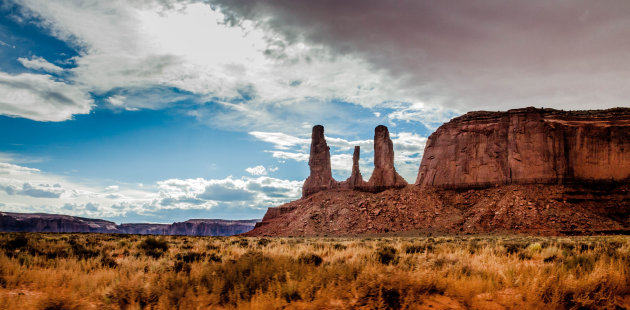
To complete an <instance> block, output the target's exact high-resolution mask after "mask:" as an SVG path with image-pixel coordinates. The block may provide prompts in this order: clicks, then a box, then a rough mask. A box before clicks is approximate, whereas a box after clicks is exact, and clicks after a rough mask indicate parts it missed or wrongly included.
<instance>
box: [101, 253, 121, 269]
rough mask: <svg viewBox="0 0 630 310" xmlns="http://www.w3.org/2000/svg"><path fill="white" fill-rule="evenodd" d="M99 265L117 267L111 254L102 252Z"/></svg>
mask: <svg viewBox="0 0 630 310" xmlns="http://www.w3.org/2000/svg"><path fill="white" fill-rule="evenodd" d="M101 266H103V267H106V268H116V267H118V263H117V262H116V260H114V259H113V258H112V257H111V256H109V255H107V254H103V256H101Z"/></svg>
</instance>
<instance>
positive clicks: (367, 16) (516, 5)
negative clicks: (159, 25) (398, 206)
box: [215, 0, 630, 111]
mask: <svg viewBox="0 0 630 310" xmlns="http://www.w3.org/2000/svg"><path fill="white" fill-rule="evenodd" d="M215 2H216V3H217V4H218V5H219V6H220V7H221V8H222V10H223V11H224V12H225V13H227V14H228V21H229V22H232V23H234V24H237V23H239V22H240V21H242V20H243V19H249V20H254V21H257V22H258V23H259V24H260V25H261V26H263V27H267V28H269V29H272V30H274V31H276V32H278V33H281V34H283V35H284V36H285V37H287V38H289V39H290V40H292V41H293V42H298V41H300V40H304V41H307V42H309V43H311V44H318V45H322V46H326V47H328V48H329V49H330V50H331V51H332V54H333V56H334V55H340V54H354V55H357V56H359V57H361V58H363V59H365V60H366V61H368V62H369V63H370V64H372V65H373V66H374V67H375V68H377V69H384V70H387V71H388V72H390V74H391V75H392V77H395V78H397V79H403V80H404V81H405V82H404V84H403V85H405V87H407V88H409V91H410V92H412V93H415V94H416V95H417V98H420V99H421V100H422V101H423V102H425V103H427V104H429V105H434V106H442V107H447V108H454V109H456V110H459V111H465V110H470V109H478V108H484V109H505V108H510V107H518V106H525V105H535V106H545V107H556V108H568V109H578V108H580V109H581V108H601V107H612V106H629V105H630V102H629V101H628V100H627V98H630V87H628V86H627V81H628V80H629V79H630V53H629V52H628V51H630V1H626V0H614V1H588V0H577V1H546V0H544V1H543V0H534V1H495V0H482V1H450V0H446V1H382V0H355V1H333V0H326V1H310V0H301V1H295V0H275V1H247V0H238V1H234V0H229V1H223V0H217V1H215ZM274 48H275V49H276V50H274V52H273V53H268V55H271V56H274V57H282V55H283V53H282V49H283V48H285V47H284V46H274Z"/></svg>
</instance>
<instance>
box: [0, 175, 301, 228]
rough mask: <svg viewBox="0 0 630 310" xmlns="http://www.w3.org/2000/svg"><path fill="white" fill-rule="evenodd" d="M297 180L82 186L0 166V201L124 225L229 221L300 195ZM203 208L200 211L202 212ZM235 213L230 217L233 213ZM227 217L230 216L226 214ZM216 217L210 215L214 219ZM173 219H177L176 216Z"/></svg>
mask: <svg viewBox="0 0 630 310" xmlns="http://www.w3.org/2000/svg"><path fill="white" fill-rule="evenodd" d="M301 185H302V181H301V180H300V181H292V180H284V179H278V178H272V177H268V176H256V177H242V178H234V177H231V176H230V177H227V178H224V179H204V178H195V179H167V180H162V181H158V182H156V183H155V184H148V185H145V186H143V187H142V188H136V187H134V186H133V185H131V184H122V183H121V184H117V185H109V186H106V185H103V186H96V185H91V186H86V185H84V184H81V183H77V182H73V181H71V180H68V179H66V178H65V177H63V176H59V175H54V174H48V173H45V172H42V171H40V170H37V169H33V168H28V167H24V166H19V165H14V164H10V163H0V201H2V202H3V204H4V205H3V210H4V211H11V212H46V213H63V214H70V215H78V216H88V217H98V218H111V219H117V220H118V221H124V219H125V218H126V217H127V216H133V218H134V219H142V218H145V219H153V218H156V217H158V218H159V217H161V216H162V217H163V218H164V219H168V217H164V216H166V214H170V216H173V215H172V212H173V210H180V211H181V214H188V213H190V212H188V211H186V210H198V212H197V211H195V212H196V213H195V214H197V216H199V215H200V214H203V212H206V216H204V217H206V218H208V217H211V216H212V214H221V216H228V217H230V218H238V217H239V216H238V214H240V213H239V212H245V213H243V216H245V214H246V216H247V217H252V216H262V214H264V212H265V210H266V208H268V207H271V206H276V205H279V204H281V203H284V202H288V201H290V200H294V199H297V198H299V197H300V196H301ZM204 210H205V211H204ZM234 212H236V213H234ZM230 214H231V215H230ZM215 216H216V215H215ZM178 218H179V217H178Z"/></svg>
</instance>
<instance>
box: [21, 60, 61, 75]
mask: <svg viewBox="0 0 630 310" xmlns="http://www.w3.org/2000/svg"><path fill="white" fill-rule="evenodd" d="M17 60H18V61H19V62H20V63H21V64H22V65H23V66H24V67H26V68H29V69H33V70H42V71H46V72H50V73H57V74H59V73H62V72H63V68H61V67H59V66H57V65H55V64H53V63H50V62H48V60H46V59H44V58H42V57H39V56H33V57H31V59H28V58H24V57H20V58H18V59H17Z"/></svg>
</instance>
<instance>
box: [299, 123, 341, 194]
mask: <svg viewBox="0 0 630 310" xmlns="http://www.w3.org/2000/svg"><path fill="white" fill-rule="evenodd" d="M308 166H309V167H310V170H311V174H310V175H309V177H308V178H306V181H304V185H303V186H302V197H306V196H309V195H311V194H314V193H316V192H319V191H322V190H326V189H331V188H335V187H336V186H337V182H336V181H335V180H334V179H333V177H332V171H331V169H330V148H329V147H328V144H327V143H326V138H324V126H322V125H315V126H314V127H313V133H312V135H311V154H310V158H309V160H308Z"/></svg>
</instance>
